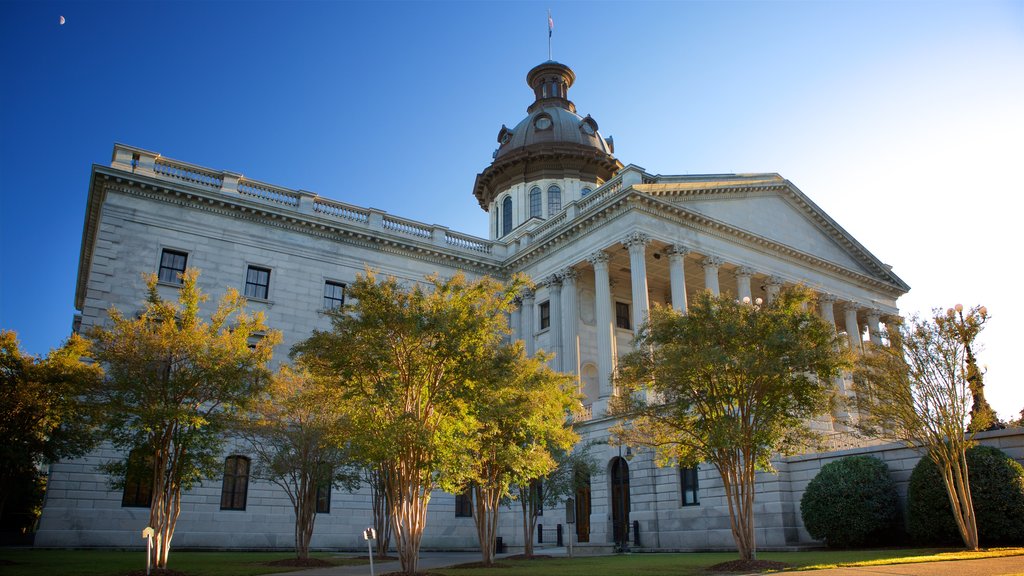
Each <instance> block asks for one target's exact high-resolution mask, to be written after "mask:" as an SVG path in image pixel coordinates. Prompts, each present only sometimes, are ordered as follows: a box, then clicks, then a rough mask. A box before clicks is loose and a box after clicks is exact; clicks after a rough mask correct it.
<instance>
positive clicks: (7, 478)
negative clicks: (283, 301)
mask: <svg viewBox="0 0 1024 576" xmlns="http://www.w3.org/2000/svg"><path fill="white" fill-rule="evenodd" d="M88 353H89V342H88V341H87V340H85V339H83V338H80V337H79V336H78V335H72V336H71V337H70V338H69V339H68V340H67V341H66V342H65V343H64V344H63V345H62V346H61V347H60V348H57V349H56V350H52V351H51V352H50V354H49V355H47V356H46V357H44V358H38V357H35V356H31V355H28V354H25V353H24V352H22V351H21V347H20V346H19V344H18V336H17V334H15V333H14V332H11V331H8V330H2V331H0V517H2V516H3V512H4V507H5V505H6V503H7V499H8V495H9V494H11V491H12V490H14V489H15V487H16V486H17V485H26V486H29V487H31V486H34V485H36V484H37V483H38V481H39V478H38V477H39V466H40V465H42V464H44V463H46V462H52V461H55V460H59V459H61V458H70V457H74V456H80V455H82V454H84V453H85V452H87V451H88V450H89V449H90V448H92V446H93V445H94V444H95V438H94V435H93V428H92V420H93V419H92V417H91V413H90V411H89V409H88V406H87V405H86V404H83V403H81V402H79V397H80V396H81V395H83V394H85V393H87V392H88V391H89V390H90V389H92V388H93V387H94V385H95V383H96V382H97V381H98V380H99V378H100V377H101V375H102V370H100V368H99V366H96V365H93V364H87V363H85V362H82V360H81V359H82V358H83V357H84V356H87V355H88Z"/></svg>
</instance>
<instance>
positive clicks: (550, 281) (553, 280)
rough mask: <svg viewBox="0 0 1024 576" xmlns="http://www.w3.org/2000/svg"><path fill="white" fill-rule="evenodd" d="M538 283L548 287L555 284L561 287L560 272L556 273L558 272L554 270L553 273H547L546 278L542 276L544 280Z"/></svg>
mask: <svg viewBox="0 0 1024 576" xmlns="http://www.w3.org/2000/svg"><path fill="white" fill-rule="evenodd" d="M540 284H541V285H542V286H547V287H548V288H553V287H555V286H557V287H559V288H561V287H562V275H561V274H560V273H558V272H555V273H553V274H548V276H547V277H546V278H544V280H542V281H541V282H540Z"/></svg>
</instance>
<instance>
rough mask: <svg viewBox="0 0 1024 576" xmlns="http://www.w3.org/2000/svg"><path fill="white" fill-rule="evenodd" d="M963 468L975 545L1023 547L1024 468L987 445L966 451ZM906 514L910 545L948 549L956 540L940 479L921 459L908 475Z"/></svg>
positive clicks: (930, 464)
mask: <svg viewBox="0 0 1024 576" xmlns="http://www.w3.org/2000/svg"><path fill="white" fill-rule="evenodd" d="M967 467H968V469H969V470H970V471H971V495H972V496H973V501H974V509H975V510H974V511H975V513H976V515H977V518H978V542H979V544H981V545H985V546H994V545H1000V544H1001V545H1008V546H1009V545H1020V544H1022V543H1024V522H1021V519H1022V518H1024V467H1022V466H1021V465H1020V464H1018V463H1017V462H1016V461H1015V460H1014V459H1013V458H1011V457H1010V456H1009V455H1007V454H1006V453H1005V452H1003V451H1002V450H999V449H998V448H993V447H991V446H972V447H970V448H968V449H967ZM907 511H908V515H907V516H908V518H907V521H908V529H909V532H910V535H911V536H912V537H913V538H914V539H915V540H917V541H919V542H921V543H926V544H939V545H948V544H953V543H956V542H957V541H959V540H960V539H961V538H960V533H959V531H958V530H957V525H956V521H955V520H954V519H953V510H952V508H950V504H949V497H948V496H947V495H946V489H945V487H944V486H943V483H942V475H941V474H940V472H939V468H938V467H937V466H936V465H935V462H934V461H932V459H931V458H921V461H920V462H918V463H917V466H915V467H914V471H913V472H912V473H911V474H910V484H909V486H908V488H907Z"/></svg>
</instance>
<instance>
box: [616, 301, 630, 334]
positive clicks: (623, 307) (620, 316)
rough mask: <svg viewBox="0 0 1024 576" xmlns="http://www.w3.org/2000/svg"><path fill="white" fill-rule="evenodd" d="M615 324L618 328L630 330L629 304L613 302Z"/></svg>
mask: <svg viewBox="0 0 1024 576" xmlns="http://www.w3.org/2000/svg"><path fill="white" fill-rule="evenodd" d="M615 325H616V326H617V327H619V328H623V329H626V330H630V329H631V328H630V319H629V304H626V303H625V302H616V303H615Z"/></svg>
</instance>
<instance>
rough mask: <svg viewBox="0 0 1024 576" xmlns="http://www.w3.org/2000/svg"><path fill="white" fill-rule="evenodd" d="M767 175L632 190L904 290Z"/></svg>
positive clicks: (799, 196)
mask: <svg viewBox="0 0 1024 576" xmlns="http://www.w3.org/2000/svg"><path fill="white" fill-rule="evenodd" d="M772 176H774V177H769V178H759V179H757V180H758V181H757V182H749V181H748V182H733V181H728V182H714V181H711V182H709V181H703V182H700V183H697V182H685V183H684V182H674V183H673V182H658V183H656V184H654V183H652V184H640V185H635V186H634V189H635V190H637V191H639V192H643V193H646V194H649V195H651V196H654V197H656V198H658V200H660V201H662V202H669V203H671V204H673V205H675V206H678V207H679V208H681V209H683V210H685V211H688V212H692V213H695V214H698V215H701V216H705V217H707V218H708V219H710V220H713V221H715V222H718V223H721V224H724V225H726V226H728V227H730V228H733V229H735V230H736V231H738V232H743V233H748V234H753V235H755V236H758V237H760V238H764V239H766V240H768V241H770V242H771V243H773V244H777V245H781V246H785V247H789V248H792V249H795V250H798V251H800V252H803V253H806V254H808V255H810V256H813V257H814V258H817V259H820V260H823V261H826V262H830V263H832V264H835V265H837V266H840V267H842V268H845V269H847V270H850V271H853V272H856V273H859V274H864V275H867V276H870V277H873V278H875V279H877V280H880V281H883V282H886V283H889V284H892V285H895V286H899V287H901V288H902V289H903V290H904V291H906V290H909V286H907V285H906V284H905V283H904V282H903V281H902V280H901V279H900V278H899V277H897V276H896V275H895V274H893V273H892V271H891V269H890V268H889V267H888V266H886V265H885V264H883V263H882V262H881V261H879V260H878V259H877V258H876V257H875V256H874V255H873V254H871V253H870V252H868V250H867V249H866V248H864V247H863V246H862V245H861V244H860V243H859V242H857V240H856V239H854V238H853V237H852V236H851V235H850V234H849V233H848V232H846V231H845V230H844V229H843V228H842V227H841V226H839V224H837V223H836V222H835V221H834V220H833V219H832V218H831V217H829V216H828V215H827V214H826V213H825V212H824V211H822V210H821V208H819V207H818V206H817V205H815V204H814V203H813V202H812V201H811V200H810V199H809V198H808V197H807V196H806V195H804V194H803V192H801V191H800V190H799V189H797V188H796V187H795V186H793V185H792V184H791V183H790V182H788V181H786V180H784V179H782V178H780V177H778V176H777V175H772ZM723 184H724V185H723Z"/></svg>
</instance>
